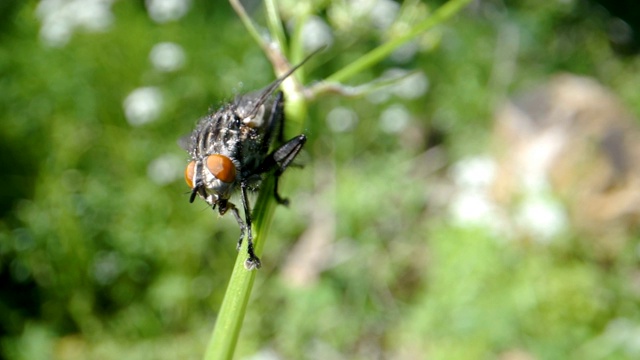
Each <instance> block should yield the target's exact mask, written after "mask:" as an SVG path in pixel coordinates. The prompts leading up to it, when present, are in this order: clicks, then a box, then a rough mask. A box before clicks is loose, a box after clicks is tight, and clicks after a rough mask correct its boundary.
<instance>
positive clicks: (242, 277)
mask: <svg viewBox="0 0 640 360" xmlns="http://www.w3.org/2000/svg"><path fill="white" fill-rule="evenodd" d="M272 194H273V178H267V179H265V181H263V183H262V191H261V192H260V194H259V195H258V199H257V200H256V204H255V206H254V211H253V213H254V214H255V217H254V218H253V221H254V229H255V231H254V242H255V249H254V250H255V252H256V255H258V256H260V255H261V254H262V249H263V247H264V243H265V241H264V240H265V237H266V234H268V233H269V226H270V224H271V218H272V217H273V210H274V208H275V202H274V201H272V197H273V195H272ZM263 234H264V235H263ZM238 253H239V254H238V257H237V258H236V263H235V265H234V267H233V272H232V273H231V279H230V280H229V285H228V286H227V291H226V292H225V295H224V300H223V301H222V306H221V307H220V312H219V313H218V318H217V319H216V324H215V327H214V329H213V333H212V334H211V338H210V340H209V344H208V346H207V351H206V353H205V357H204V358H205V360H227V359H231V358H232V357H233V353H234V351H235V348H236V344H237V342H238V337H239V335H240V330H241V328H242V321H243V320H244V314H245V312H246V309H247V304H248V303H249V298H250V295H251V289H252V288H253V281H254V279H255V277H256V271H247V270H246V269H245V268H244V262H245V260H246V259H247V242H246V241H244V242H243V245H242V248H241V249H240V250H239V251H238Z"/></svg>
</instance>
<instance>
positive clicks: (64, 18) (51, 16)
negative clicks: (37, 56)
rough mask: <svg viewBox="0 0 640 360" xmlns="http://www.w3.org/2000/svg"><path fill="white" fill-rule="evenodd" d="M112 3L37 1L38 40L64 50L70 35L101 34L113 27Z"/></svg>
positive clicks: (96, 0)
mask: <svg viewBox="0 0 640 360" xmlns="http://www.w3.org/2000/svg"><path fill="white" fill-rule="evenodd" d="M113 2H114V0H40V3H39V4H38V7H37V8H36V15H37V16H38V18H39V19H40V21H41V22H42V27H41V28H40V38H41V39H42V41H43V42H44V43H45V44H47V45H49V46H56V47H59V46H64V45H66V44H67V42H69V39H71V36H72V35H73V33H74V31H76V30H78V29H83V30H86V31H90V32H97V31H105V30H107V29H108V28H109V26H110V25H111V24H112V23H113V14H112V13H111V5H112V4H113Z"/></svg>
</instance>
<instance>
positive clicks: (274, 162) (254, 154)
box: [185, 65, 306, 270]
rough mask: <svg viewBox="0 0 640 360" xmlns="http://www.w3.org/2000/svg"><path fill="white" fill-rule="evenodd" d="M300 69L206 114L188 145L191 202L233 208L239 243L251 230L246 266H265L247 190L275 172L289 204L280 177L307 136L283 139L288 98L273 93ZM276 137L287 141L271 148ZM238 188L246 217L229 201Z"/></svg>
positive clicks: (275, 191)
mask: <svg viewBox="0 0 640 360" xmlns="http://www.w3.org/2000/svg"><path fill="white" fill-rule="evenodd" d="M298 66H299V65H298ZM296 68H297V67H295V68H293V69H291V70H290V71H289V72H288V73H287V74H285V75H284V76H283V77H281V78H279V79H278V80H276V81H275V82H274V83H272V84H271V85H269V86H268V87H267V88H265V89H263V90H261V91H257V92H254V93H249V94H246V95H241V96H238V97H236V99H235V100H234V101H233V102H231V103H230V104H227V105H225V106H223V107H222V108H221V109H220V110H218V111H216V112H215V113H212V114H210V115H208V116H206V117H204V118H203V119H201V120H200V122H199V123H198V125H197V126H196V129H195V130H194V131H193V133H192V134H191V136H190V137H189V139H188V140H187V142H188V143H187V144H185V148H186V150H187V151H188V152H189V155H190V157H191V161H190V162H189V164H188V165H187V168H186V170H185V180H186V182H187V185H189V187H190V188H191V197H190V201H191V202H193V201H194V199H195V197H196V196H199V197H200V198H202V199H203V200H204V201H205V202H207V204H209V205H210V206H211V207H212V208H213V209H215V208H216V207H217V208H218V212H219V213H220V215H224V214H225V213H226V212H227V211H229V210H231V211H232V213H233V215H234V216H235V218H236V221H237V222H238V225H239V226H240V238H239V239H238V248H240V245H241V244H242V240H243V239H244V235H245V232H246V233H247V242H248V245H247V253H248V255H249V257H248V259H247V261H246V262H245V267H246V268H247V269H249V270H251V269H255V268H259V267H260V265H261V264H260V260H259V259H258V257H257V256H256V255H255V253H254V250H253V236H252V232H251V211H250V206H249V199H248V196H247V192H248V191H249V190H254V189H255V188H257V187H258V186H259V184H260V182H261V180H262V178H263V176H266V175H267V174H270V173H272V174H273V175H274V176H275V190H274V196H275V198H276V200H277V201H278V202H279V203H281V204H286V203H287V201H286V200H285V199H283V198H281V197H280V195H279V194H278V179H279V177H280V175H282V173H283V172H284V170H285V169H286V168H287V167H288V166H289V164H290V163H291V162H292V161H293V159H294V158H295V157H296V156H297V154H298V153H299V152H300V150H301V149H302V146H303V145H304V143H305V141H306V137H305V135H298V136H296V137H294V138H293V139H291V140H289V141H287V142H284V143H283V136H282V128H283V125H284V124H283V123H284V99H283V95H282V93H281V92H278V93H277V94H276V95H275V96H274V95H273V93H274V91H275V89H277V87H278V86H279V85H280V83H281V82H282V81H283V80H284V79H285V78H286V77H287V76H289V75H290V74H291V73H292V72H293V71H294V70H295V69H296ZM274 140H275V141H277V142H278V143H280V144H281V145H279V146H278V147H276V148H275V150H273V151H272V152H269V150H270V147H271V145H272V142H274ZM282 143H283V144H282ZM237 190H240V198H241V200H242V206H243V208H244V214H245V219H244V221H243V220H242V218H241V217H240V214H239V211H238V209H237V208H236V206H235V205H234V204H233V203H231V202H230V201H229V199H230V198H231V196H232V195H233V194H234V193H235V192H236V191H237Z"/></svg>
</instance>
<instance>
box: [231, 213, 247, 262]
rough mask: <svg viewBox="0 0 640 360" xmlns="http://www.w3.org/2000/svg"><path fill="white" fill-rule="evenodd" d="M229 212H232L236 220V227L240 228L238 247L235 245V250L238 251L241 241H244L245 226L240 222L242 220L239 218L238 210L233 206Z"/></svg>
mask: <svg viewBox="0 0 640 360" xmlns="http://www.w3.org/2000/svg"><path fill="white" fill-rule="evenodd" d="M231 212H233V216H234V217H235V218H236V221H237V222H238V226H239V227H240V237H239V238H238V245H236V250H238V251H240V247H241V246H242V240H243V239H244V232H245V229H246V226H245V224H244V221H242V218H241V217H240V212H238V208H237V207H235V206H233V207H232V208H231Z"/></svg>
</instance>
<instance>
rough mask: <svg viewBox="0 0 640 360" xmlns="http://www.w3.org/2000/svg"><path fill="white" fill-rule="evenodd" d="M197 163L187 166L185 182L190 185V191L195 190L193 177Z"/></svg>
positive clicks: (193, 162)
mask: <svg viewBox="0 0 640 360" xmlns="http://www.w3.org/2000/svg"><path fill="white" fill-rule="evenodd" d="M195 168H196V162H195V161H192V162H190V163H189V165H187V168H186V169H185V170H184V180H185V181H186V182H187V185H189V188H190V189H193V175H194V174H195Z"/></svg>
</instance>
